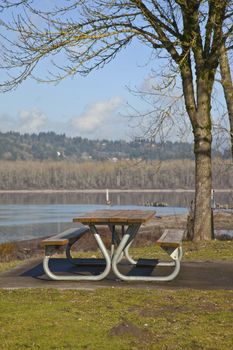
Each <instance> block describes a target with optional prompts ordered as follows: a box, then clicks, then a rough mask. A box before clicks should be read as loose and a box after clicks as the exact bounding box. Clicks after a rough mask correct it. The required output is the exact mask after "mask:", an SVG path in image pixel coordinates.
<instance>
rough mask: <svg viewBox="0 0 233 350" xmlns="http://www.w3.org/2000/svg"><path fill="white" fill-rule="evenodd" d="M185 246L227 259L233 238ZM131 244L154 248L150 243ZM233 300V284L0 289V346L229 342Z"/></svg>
mask: <svg viewBox="0 0 233 350" xmlns="http://www.w3.org/2000/svg"><path fill="white" fill-rule="evenodd" d="M184 249H185V255H184V259H185V260H233V259H232V256H233V242H226V241H225V242H216V241H214V242H208V243H202V242H201V243H198V244H193V243H185V244H184ZM132 251H133V255H135V256H137V255H139V256H140V255H141V254H142V255H144V254H145V253H147V254H148V255H149V257H150V256H151V257H153V256H154V247H146V248H134V249H133V250H132ZM143 253H144V254H143ZM93 254H96V253H93V252H92V255H93ZM82 255H83V254H82ZM84 255H86V254H84ZM14 264H16V262H10V263H7V264H5V265H4V263H2V265H0V268H2V270H3V269H6V268H9V267H11V266H12V265H14ZM4 266H5V268H4ZM232 278H233V277H232ZM232 300H233V291H197V290H185V289H183V290H173V291H172V290H150V289H147V288H145V289H144V290H141V289H138V290H136V289H130V288H128V289H126V288H123V289H120V288H104V289H97V290H95V291H88V290H87V291H78V290H77V291H75V290H55V289H35V290H33V289H31V290H30V289H27V290H26V289H25V290H0V329H1V331H0V344H1V346H0V348H1V349H4V350H8V349H9V350H21V349H22V350H23V349H43V350H50V349H51V350H54V349H57V350H62V349H75V350H79V349H83V350H84V349H86V350H98V349H99V350H105V349H106V350H107V349H110V350H111V349H114V350H115V349H117V350H126V349H127V350H136V349H152V350H153V349H155V350H157V349H158V350H174V349H175V350H180V349H182V350H202V349H203V350H219V349H221V350H230V349H232V344H233V332H232V324H233V304H232Z"/></svg>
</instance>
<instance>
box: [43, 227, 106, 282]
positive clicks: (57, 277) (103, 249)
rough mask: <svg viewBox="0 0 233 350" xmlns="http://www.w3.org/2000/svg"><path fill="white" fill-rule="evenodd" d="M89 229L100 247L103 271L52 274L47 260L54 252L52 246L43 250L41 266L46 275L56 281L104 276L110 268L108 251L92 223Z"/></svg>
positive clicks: (89, 279)
mask: <svg viewBox="0 0 233 350" xmlns="http://www.w3.org/2000/svg"><path fill="white" fill-rule="evenodd" d="M90 230H91V232H92V233H93V235H94V237H95V240H96V242H97V245H98V247H99V249H100V251H101V252H102V254H103V257H104V258H105V261H106V267H105V269H104V271H103V272H102V273H100V274H99V275H95V276H93V275H92V276H67V275H57V274H54V273H53V272H52V271H51V270H50V267H49V260H50V258H51V256H52V255H53V254H54V252H55V249H54V247H49V246H47V247H46V252H45V257H44V260H43V267H44V271H45V273H46V275H47V276H49V277H50V278H51V279H53V280H56V281H99V280H102V279H103V278H105V277H106V276H107V275H108V274H109V272H110V270H111V259H110V256H109V254H108V251H107V249H106V247H105V245H104V243H103V241H102V239H101V237H100V235H99V233H98V232H97V230H96V227H95V226H94V225H93V226H92V225H91V226H90Z"/></svg>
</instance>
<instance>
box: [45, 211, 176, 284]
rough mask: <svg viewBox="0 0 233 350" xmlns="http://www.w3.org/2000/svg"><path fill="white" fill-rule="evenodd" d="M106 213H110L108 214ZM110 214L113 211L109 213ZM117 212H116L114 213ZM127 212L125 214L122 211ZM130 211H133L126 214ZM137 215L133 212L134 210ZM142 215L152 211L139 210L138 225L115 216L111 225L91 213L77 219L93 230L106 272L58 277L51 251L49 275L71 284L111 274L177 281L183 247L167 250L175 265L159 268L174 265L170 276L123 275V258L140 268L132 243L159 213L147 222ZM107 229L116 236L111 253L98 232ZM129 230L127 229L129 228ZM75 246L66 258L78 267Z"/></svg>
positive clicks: (47, 263) (67, 252) (94, 279)
mask: <svg viewBox="0 0 233 350" xmlns="http://www.w3.org/2000/svg"><path fill="white" fill-rule="evenodd" d="M105 212H106V211H105ZM109 212H110V211H109ZM111 212H112V213H114V210H113V211H111ZM122 212H123V213H124V211H122ZM125 212H129V211H125ZM131 212H133V211H131ZM140 212H141V213H144V214H145V213H148V211H137V213H139V219H138V220H137V219H135V221H134V222H128V220H125V221H124V220H122V221H118V218H117V219H116V221H114V215H112V217H111V222H109V221H108V220H106V221H104V220H102V221H101V220H96V221H95V220H94V219H93V217H92V216H91V214H92V215H93V214H94V213H89V214H86V217H85V220H84V219H83V220H82V216H80V217H78V218H75V219H74V220H73V221H74V222H82V223H83V224H87V225H88V226H89V227H90V231H91V233H92V234H93V236H94V238H95V240H96V242H97V246H98V248H99V249H100V251H101V253H102V255H103V258H104V263H105V268H104V270H103V271H102V272H101V273H100V274H98V275H90V276H86V275H85V276H83V275H72V276H68V275H57V274H56V275H55V274H54V273H53V272H52V271H51V270H50V268H49V258H50V256H51V252H48V254H47V256H46V257H45V259H44V269H45V271H46V274H47V275H48V276H49V277H50V278H52V279H53V280H70V281H99V280H102V279H104V278H105V277H107V275H108V274H109V272H110V271H111V269H112V271H113V272H114V274H115V275H116V276H117V277H118V278H119V279H121V280H123V281H145V282H148V281H171V280H173V279H174V278H175V277H176V276H177V275H178V273H179V271H180V260H181V258H182V249H181V247H178V248H176V247H175V248H172V247H171V248H166V249H164V250H165V251H166V252H167V253H168V254H169V255H170V257H171V259H172V261H171V262H158V263H157V264H156V266H172V267H174V269H173V271H172V272H171V273H170V274H169V275H166V276H140V275H139V276H127V275H124V274H122V273H121V272H120V270H119V263H120V261H121V260H122V258H123V257H125V258H126V260H127V261H128V263H129V264H131V265H136V264H137V261H136V260H134V259H133V258H132V257H131V256H130V254H129V248H130V246H131V244H132V243H133V241H134V239H135V237H136V235H137V233H138V231H139V228H140V226H141V224H142V223H143V222H146V221H148V220H149V219H150V218H151V216H153V215H154V214H155V212H151V215H150V217H149V216H148V219H146V220H145V221H143V220H142V219H140ZM88 215H90V220H89V221H88ZM99 225H101V226H107V227H108V228H109V231H110V232H111V236H112V242H111V249H110V252H109V251H108V249H107V248H106V246H105V244H104V242H103V240H102V238H101V235H100V233H99V231H98V229H97V226H99ZM116 226H121V227H122V234H121V235H119V234H118V232H117V231H116ZM126 227H127V228H126ZM74 243H75V241H74V242H72V243H71V244H69V245H68V246H67V249H66V256H67V258H68V260H69V261H70V262H71V263H73V264H76V263H75V261H74V260H73V258H72V256H71V252H70V251H71V247H72V245H73V244H74Z"/></svg>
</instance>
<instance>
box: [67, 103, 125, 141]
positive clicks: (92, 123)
mask: <svg viewBox="0 0 233 350" xmlns="http://www.w3.org/2000/svg"><path fill="white" fill-rule="evenodd" d="M122 102H123V100H122V99H121V98H120V97H117V96H116V97H112V98H111V99H109V100H104V101H98V102H96V103H93V104H90V105H88V106H87V107H86V109H85V110H84V112H83V113H82V114H80V115H79V116H78V117H76V118H73V119H72V120H71V124H72V127H74V128H75V129H76V130H77V131H78V132H82V133H85V134H92V133H94V132H95V131H96V129H97V128H99V127H104V126H105V124H106V123H108V122H110V121H111V118H112V116H113V115H114V114H115V112H116V111H117V109H118V108H119V107H120V105H121V104H122Z"/></svg>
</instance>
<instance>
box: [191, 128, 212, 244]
mask: <svg viewBox="0 0 233 350" xmlns="http://www.w3.org/2000/svg"><path fill="white" fill-rule="evenodd" d="M211 142H212V137H211V129H210V128H203V127H197V128H195V130H194V153H195V186H196V188H195V211H194V237H193V239H194V241H199V240H210V239H211V238H212V236H213V226H212V224H213V223H212V218H211V211H212V210H211V189H212V176H211V173H212V170H211Z"/></svg>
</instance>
